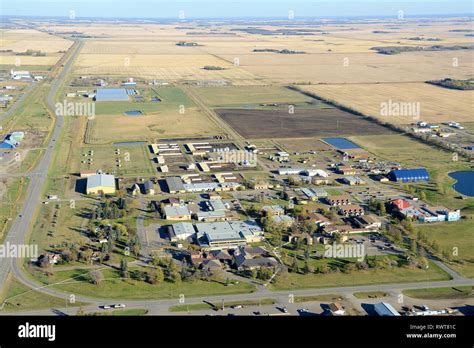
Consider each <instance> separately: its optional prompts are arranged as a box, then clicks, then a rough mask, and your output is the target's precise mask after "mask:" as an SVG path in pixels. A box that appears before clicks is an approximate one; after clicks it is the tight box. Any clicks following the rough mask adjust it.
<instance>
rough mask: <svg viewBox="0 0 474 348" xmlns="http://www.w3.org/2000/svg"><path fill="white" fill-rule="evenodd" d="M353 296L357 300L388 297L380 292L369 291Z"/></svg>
mask: <svg viewBox="0 0 474 348" xmlns="http://www.w3.org/2000/svg"><path fill="white" fill-rule="evenodd" d="M354 296H355V297H356V298H359V299H367V298H381V297H386V296H388V294H387V293H386V292H382V291H369V292H355V293H354Z"/></svg>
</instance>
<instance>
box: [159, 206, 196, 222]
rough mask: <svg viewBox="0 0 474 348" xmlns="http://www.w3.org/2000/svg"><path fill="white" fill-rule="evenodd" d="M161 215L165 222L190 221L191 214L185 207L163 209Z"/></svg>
mask: <svg viewBox="0 0 474 348" xmlns="http://www.w3.org/2000/svg"><path fill="white" fill-rule="evenodd" d="M163 215H164V216H165V219H166V220H191V212H190V211H189V209H188V207H187V206H185V205H181V206H177V207H171V206H166V207H163Z"/></svg>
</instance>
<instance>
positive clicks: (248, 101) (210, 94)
mask: <svg viewBox="0 0 474 348" xmlns="http://www.w3.org/2000/svg"><path fill="white" fill-rule="evenodd" d="M193 91H194V92H195V93H196V94H197V95H198V96H199V97H200V98H201V99H202V101H203V102H204V103H206V104H207V105H209V106H210V107H213V108H221V107H226V108H227V107H241V106H258V105H259V104H263V103H292V104H294V103H305V102H309V101H312V100H313V99H312V98H309V97H307V96H305V95H303V94H301V93H298V92H295V91H291V90H289V89H287V88H284V87H277V86H246V87H222V88H213V87H200V88H194V89H193ZM255 104H256V105H255Z"/></svg>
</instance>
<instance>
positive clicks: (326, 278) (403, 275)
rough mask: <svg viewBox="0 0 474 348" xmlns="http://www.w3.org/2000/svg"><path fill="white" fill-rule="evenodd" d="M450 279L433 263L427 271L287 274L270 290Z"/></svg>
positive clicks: (397, 269)
mask: <svg viewBox="0 0 474 348" xmlns="http://www.w3.org/2000/svg"><path fill="white" fill-rule="evenodd" d="M449 279H450V277H449V275H448V274H447V273H445V272H444V271H443V270H441V269H440V268H438V267H437V266H436V265H434V264H433V263H431V264H430V268H429V269H428V270H421V269H413V270H412V269H408V268H404V267H402V268H393V269H386V270H380V269H378V270H375V269H369V270H364V271H354V272H352V273H348V274H345V273H327V274H314V273H311V274H306V275H303V274H298V273H287V274H285V275H282V276H279V277H277V279H276V282H275V283H274V284H272V285H271V286H270V289H271V290H291V289H305V288H327V287H338V286H341V287H342V286H354V285H367V284H388V283H405V282H423V281H434V280H449Z"/></svg>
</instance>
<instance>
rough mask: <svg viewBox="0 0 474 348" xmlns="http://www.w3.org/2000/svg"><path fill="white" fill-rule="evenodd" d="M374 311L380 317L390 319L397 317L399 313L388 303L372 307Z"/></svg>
mask: <svg viewBox="0 0 474 348" xmlns="http://www.w3.org/2000/svg"><path fill="white" fill-rule="evenodd" d="M374 309H375V311H376V312H377V314H378V315H380V316H390V317H399V316H400V313H398V312H397V311H396V310H395V308H393V306H392V305H391V304H390V303H386V302H381V303H377V304H375V305H374Z"/></svg>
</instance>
